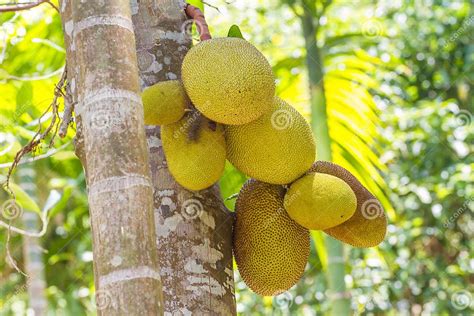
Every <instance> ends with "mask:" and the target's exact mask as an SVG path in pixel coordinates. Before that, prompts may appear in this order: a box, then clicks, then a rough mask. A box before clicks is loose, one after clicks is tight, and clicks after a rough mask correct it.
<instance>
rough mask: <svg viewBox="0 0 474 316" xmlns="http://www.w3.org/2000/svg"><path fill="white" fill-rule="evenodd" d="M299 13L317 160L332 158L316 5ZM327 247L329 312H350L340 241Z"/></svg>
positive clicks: (330, 241)
mask: <svg viewBox="0 0 474 316" xmlns="http://www.w3.org/2000/svg"><path fill="white" fill-rule="evenodd" d="M303 10H304V13H303V15H302V16H301V22H302V27H303V33H304V39H305V44H306V64H307V67H308V77H309V88H310V93H311V124H312V127H313V132H314V134H315V136H316V140H317V142H316V144H317V152H318V159H319V160H326V161H331V160H332V154H331V139H330V137H329V127H328V118H327V111H326V98H325V95H324V80H323V79H324V67H323V59H322V58H321V53H320V51H319V47H318V42H317V29H316V25H315V22H314V21H315V20H317V19H318V18H319V17H318V16H317V13H316V9H315V8H310V7H308V6H306V5H303ZM325 244H326V250H327V258H328V262H327V263H328V264H327V278H328V284H329V293H330V299H331V302H332V303H331V308H332V309H331V314H332V315H335V316H341V315H349V314H350V300H349V297H350V296H349V293H348V292H346V286H345V281H344V276H345V267H344V257H343V256H344V247H343V244H342V243H341V242H339V241H338V240H336V239H334V238H332V237H330V236H325Z"/></svg>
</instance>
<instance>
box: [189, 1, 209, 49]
mask: <svg viewBox="0 0 474 316" xmlns="http://www.w3.org/2000/svg"><path fill="white" fill-rule="evenodd" d="M184 12H186V15H187V16H188V17H189V18H190V19H193V20H194V23H196V27H197V29H198V32H199V35H200V38H201V41H206V40H208V39H211V38H212V37H211V32H210V31H209V26H208V25H207V22H206V17H205V16H204V13H203V12H202V11H201V10H200V9H199V8H197V7H195V6H193V5H191V4H187V5H186V9H185V10H184Z"/></svg>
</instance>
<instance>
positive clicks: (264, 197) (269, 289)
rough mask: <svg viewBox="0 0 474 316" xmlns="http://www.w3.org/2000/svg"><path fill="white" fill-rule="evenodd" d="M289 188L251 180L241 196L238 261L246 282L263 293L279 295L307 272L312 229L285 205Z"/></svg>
mask: <svg viewBox="0 0 474 316" xmlns="http://www.w3.org/2000/svg"><path fill="white" fill-rule="evenodd" d="M284 195H285V189H284V187H283V186H280V185H272V184H267V183H263V182H259V181H257V180H253V179H251V180H249V181H247V182H246V183H245V184H244V186H243V187H242V190H241V191H240V193H239V197H238V198H237V202H236V208H235V215H236V219H235V222H234V233H233V249H234V255H235V261H236V262H237V266H238V268H239V271H240V274H241V276H242V278H243V280H244V281H245V283H246V284H247V285H248V286H249V287H250V288H251V289H252V290H253V291H254V292H255V293H258V294H260V295H266V296H269V295H277V294H280V293H282V292H285V291H287V290H288V289H289V288H291V287H292V286H293V285H294V284H295V283H296V282H297V281H298V280H299V279H300V278H301V276H302V275H303V272H304V269H305V266H306V263H307V261H308V256H309V252H310V238H309V231H308V230H307V229H305V228H303V227H301V226H300V225H298V224H297V223H295V222H294V221H293V220H292V219H291V218H290V217H289V216H288V214H287V213H286V211H285V209H284V208H283V198H284Z"/></svg>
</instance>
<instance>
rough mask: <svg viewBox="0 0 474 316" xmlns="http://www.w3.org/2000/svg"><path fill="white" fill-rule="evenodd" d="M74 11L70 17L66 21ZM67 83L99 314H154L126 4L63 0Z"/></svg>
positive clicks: (156, 289)
mask: <svg viewBox="0 0 474 316" xmlns="http://www.w3.org/2000/svg"><path fill="white" fill-rule="evenodd" d="M71 13H72V15H71ZM61 15H62V18H63V25H64V31H65V32H64V33H65V42H66V45H67V51H68V75H69V76H68V80H69V83H70V84H71V92H72V94H73V95H74V97H75V98H76V100H77V104H76V107H75V116H76V118H77V119H79V120H80V122H81V123H82V135H77V136H78V138H77V141H76V144H77V146H78V147H79V148H78V149H77V152H78V155H79V157H80V158H81V160H82V163H83V165H84V167H85V169H86V170H87V184H88V198H89V207H90V213H91V222H92V235H93V252H94V274H95V285H96V304H97V309H98V314H99V315H160V314H162V313H163V310H162V291H161V281H160V275H159V268H158V267H159V266H158V258H157V257H158V254H157V251H156V244H155V225H154V221H153V190H152V185H151V179H150V170H149V161H148V149H147V146H146V139H145V132H144V123H143V106H142V104H141V99H140V94H139V92H140V87H139V83H138V81H139V79H138V69H137V60H136V51H135V37H134V33H133V26H132V21H131V15H130V6H129V1H127V0H115V1H112V0H109V1H105V0H101V1H92V0H89V1H87V0H82V1H62V3H61Z"/></svg>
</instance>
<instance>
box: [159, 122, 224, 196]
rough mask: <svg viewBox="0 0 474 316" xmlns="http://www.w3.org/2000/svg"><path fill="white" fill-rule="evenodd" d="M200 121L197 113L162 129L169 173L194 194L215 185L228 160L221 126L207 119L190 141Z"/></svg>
mask: <svg viewBox="0 0 474 316" xmlns="http://www.w3.org/2000/svg"><path fill="white" fill-rule="evenodd" d="M200 119H201V118H200V116H199V115H196V113H190V114H187V115H185V117H184V118H182V119H181V120H180V121H179V122H176V123H173V124H170V125H164V126H163V127H161V140H162V143H163V150H164V153H165V157H166V161H167V163H168V167H169V170H170V173H171V174H172V175H173V177H174V179H175V180H176V182H178V183H179V184H180V185H182V186H183V187H185V188H186V189H189V190H193V191H198V190H203V189H206V188H208V187H210V186H212V185H213V184H214V183H216V182H217V181H218V180H219V178H220V177H221V175H222V174H223V172H224V167H225V160H226V151H225V147H226V145H225V138H224V128H223V127H222V125H219V124H217V125H215V124H213V125H212V124H208V123H209V121H208V120H203V121H202V122H201V124H200V125H199V126H198V128H199V130H198V131H197V132H198V133H197V135H196V137H193V138H192V139H191V138H190V130H191V129H192V128H193V125H195V123H196V120H200ZM198 123H199V121H198ZM194 138H195V139H194Z"/></svg>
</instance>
